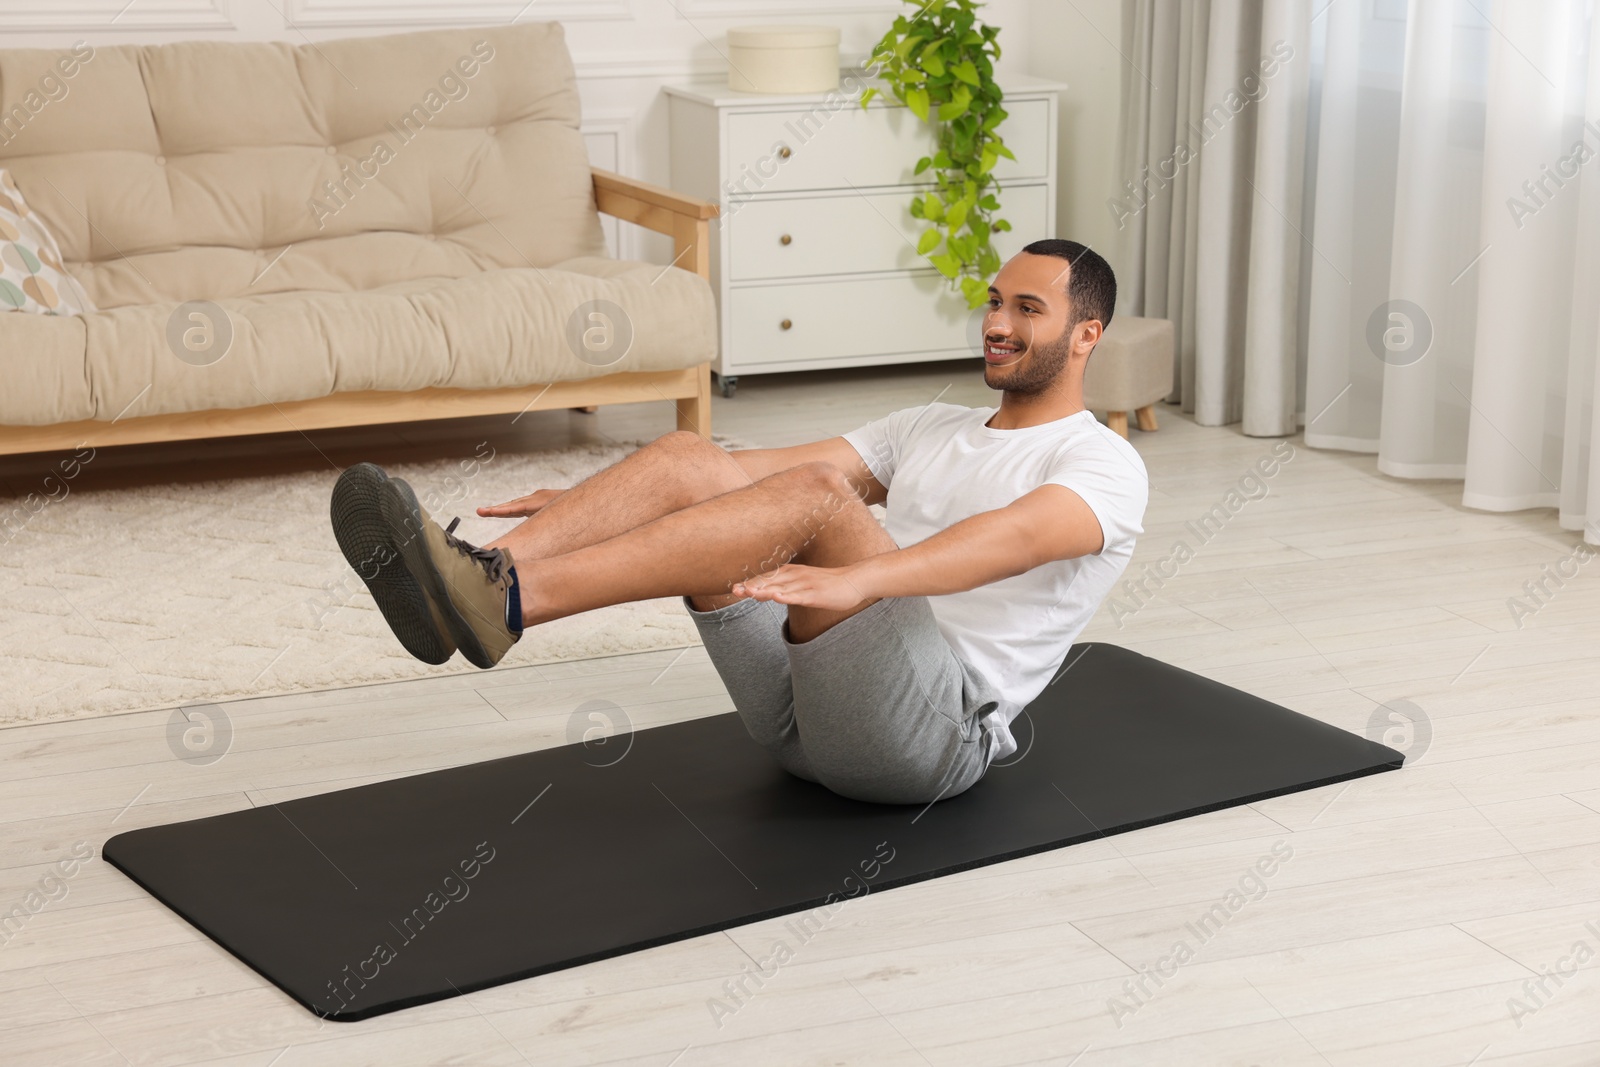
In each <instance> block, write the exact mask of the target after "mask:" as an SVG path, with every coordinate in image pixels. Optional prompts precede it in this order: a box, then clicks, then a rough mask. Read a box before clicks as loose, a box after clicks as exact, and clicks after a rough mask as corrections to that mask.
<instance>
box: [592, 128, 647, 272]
mask: <svg viewBox="0 0 1600 1067" xmlns="http://www.w3.org/2000/svg"><path fill="white" fill-rule="evenodd" d="M579 129H580V132H582V134H583V140H584V143H585V144H586V145H587V146H588V148H589V162H590V164H591V165H593V166H596V167H600V168H601V169H602V170H609V171H614V172H616V173H617V174H623V175H631V174H633V172H634V171H633V168H634V166H635V163H634V153H635V147H636V145H637V143H638V129H637V119H636V116H635V115H634V112H633V109H632V108H605V109H596V110H594V111H590V110H588V109H585V110H584V113H583V123H582V125H581V126H580V127H579ZM601 225H602V226H603V227H604V228H605V231H606V241H607V243H608V244H609V245H610V246H611V250H612V253H613V254H614V255H615V256H616V257H617V258H618V259H638V258H639V229H638V227H636V226H630V225H628V224H626V223H622V222H619V221H618V220H616V219H613V218H608V217H606V216H601Z"/></svg>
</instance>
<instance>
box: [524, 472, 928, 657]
mask: <svg viewBox="0 0 1600 1067" xmlns="http://www.w3.org/2000/svg"><path fill="white" fill-rule="evenodd" d="M554 506H555V505H554V504H552V505H551V507H552V508H553V507H554ZM895 548H896V545H895V543H894V540H893V539H892V538H890V537H889V535H888V533H886V532H885V531H884V529H883V527H881V526H880V525H878V521H877V519H875V518H874V517H873V515H872V512H871V511H869V510H868V508H867V506H866V505H865V504H863V503H862V502H861V500H860V499H859V498H858V497H856V495H855V493H854V492H853V490H852V488H851V485H850V482H849V480H848V479H847V478H846V476H845V474H844V472H842V471H840V470H839V469H838V468H836V467H834V466H832V465H831V464H828V463H806V464H802V465H801V466H798V467H794V468H792V469H790V470H787V471H783V472H781V473H778V474H774V475H771V476H770V477H767V478H763V479H761V480H760V481H758V482H755V483H754V484H752V485H746V486H745V487H743V488H737V489H733V490H731V491H725V492H723V493H721V494H718V495H715V496H711V497H709V498H707V499H704V500H702V501H701V502H699V503H696V504H691V505H689V506H687V507H683V508H680V509H678V510H674V511H672V512H670V513H668V514H665V515H661V516H660V517H658V518H656V519H654V520H652V521H649V522H647V523H645V524H643V525H641V526H637V527H635V528H633V529H629V530H627V531H625V532H622V533H619V534H617V535H616V536H613V537H611V538H609V539H607V540H604V541H601V542H598V543H596V544H591V545H588V546H585V547H582V548H578V549H575V550H573V551H569V552H566V553H563V554H560V555H555V556H549V557H545V558H540V557H538V556H534V557H531V558H529V559H528V561H527V562H523V561H522V560H521V559H518V560H517V564H516V567H517V575H518V581H519V585H520V587H521V597H522V618H523V623H524V625H528V626H532V625H536V624H538V623H541V622H549V621H551V620H552V619H559V618H563V617H565V616H567V615H575V614H577V613H578V612H582V611H591V610H593V609H595V608H600V607H605V606H607V605H610V604H622V603H627V602H629V601H635V600H651V599H655V598H657V597H667V596H680V595H681V596H689V597H692V598H693V602H694V604H695V606H696V607H701V608H710V607H715V606H718V605H720V604H722V603H726V602H727V601H728V600H729V599H734V598H732V597H730V595H729V590H730V589H731V588H732V587H733V585H734V583H736V582H740V581H744V580H746V579H748V578H752V577H755V576H756V575H758V574H761V573H763V572H765V571H770V570H772V569H773V568H775V567H778V566H780V565H782V564H784V563H789V562H798V563H805V564H808V565H811V566H816V567H843V566H846V565H848V564H850V563H854V562H857V561H859V560H862V559H866V558H867V557H869V556H876V555H879V554H881V553H884V552H891V551H893V550H894V549H895ZM515 552H516V549H515V548H513V549H512V553H513V555H515ZM875 602H876V601H865V602H863V603H861V604H858V605H856V606H855V607H853V608H851V609H849V610H847V611H827V610H823V609H818V608H807V607H798V606H790V608H789V632H790V637H791V639H792V640H794V641H797V642H803V641H809V640H811V639H812V638H813V637H816V636H817V635H818V634H820V633H822V632H824V631H825V630H827V629H829V628H830V627H832V626H834V625H836V624H837V623H839V622H841V621H842V620H844V619H847V618H849V617H850V616H852V615H854V614H856V613H857V612H859V611H861V610H863V609H864V608H866V607H868V606H869V605H870V604H872V603H875Z"/></svg>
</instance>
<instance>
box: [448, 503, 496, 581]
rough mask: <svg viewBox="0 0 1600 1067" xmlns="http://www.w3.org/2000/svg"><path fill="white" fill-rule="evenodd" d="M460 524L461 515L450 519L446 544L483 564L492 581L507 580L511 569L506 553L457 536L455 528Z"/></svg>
mask: <svg viewBox="0 0 1600 1067" xmlns="http://www.w3.org/2000/svg"><path fill="white" fill-rule="evenodd" d="M459 525H461V517H460V516H459V515H458V516H456V517H455V518H453V519H451V520H450V525H449V526H446V527H445V528H444V542H445V544H447V545H449V546H450V547H451V548H453V549H455V550H456V551H457V552H460V553H462V554H463V555H465V556H467V557H468V558H470V559H472V560H473V561H474V562H476V563H477V564H478V565H479V566H481V567H482V568H483V572H484V573H485V574H487V575H488V576H489V580H490V581H491V582H495V583H499V582H503V581H505V579H506V572H507V571H508V570H510V569H511V568H510V565H509V563H508V562H507V557H506V554H505V553H504V552H502V551H500V550H499V549H498V548H479V547H478V546H477V545H474V544H471V543H470V542H467V541H463V540H461V538H459V537H456V536H455V529H456V527H457V526H459Z"/></svg>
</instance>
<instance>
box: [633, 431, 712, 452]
mask: <svg viewBox="0 0 1600 1067" xmlns="http://www.w3.org/2000/svg"><path fill="white" fill-rule="evenodd" d="M650 447H651V448H655V449H659V450H662V451H670V452H676V453H685V454H690V455H693V454H703V455H710V454H712V453H713V452H722V451H723V449H722V447H721V446H720V445H717V444H715V443H713V442H711V441H709V440H707V439H706V438H704V437H701V436H700V435H699V434H697V433H695V432H694V431H693V430H673V431H672V432H671V433H664V434H662V435H661V436H660V437H658V438H656V439H655V440H654V441H652V442H650Z"/></svg>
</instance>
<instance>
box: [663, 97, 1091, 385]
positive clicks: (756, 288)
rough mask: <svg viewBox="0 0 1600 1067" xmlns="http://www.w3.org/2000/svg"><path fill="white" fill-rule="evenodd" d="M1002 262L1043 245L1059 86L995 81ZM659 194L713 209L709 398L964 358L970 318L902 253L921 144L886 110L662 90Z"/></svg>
mask: <svg viewBox="0 0 1600 1067" xmlns="http://www.w3.org/2000/svg"><path fill="white" fill-rule="evenodd" d="M1004 84H1005V90H1006V97H1005V104H1004V106H1005V109H1006V111H1007V112H1008V117H1007V119H1006V121H1005V124H1004V125H1003V126H1002V127H1001V129H1000V132H1001V135H1002V136H1003V137H1004V138H1005V141H1006V145H1007V146H1008V147H1009V148H1010V149H1011V150H1012V152H1013V153H1015V154H1016V157H1017V159H1016V161H1015V162H1012V161H1009V160H1004V161H1002V162H1001V165H1000V167H999V168H998V169H997V170H996V172H995V173H996V177H997V178H998V180H999V182H1000V190H999V192H998V193H997V195H998V197H999V199H1000V205H1001V210H1000V212H999V213H998V217H1000V218H1004V219H1007V220H1009V221H1010V223H1011V225H1012V227H1013V228H1012V230H1011V232H1009V233H1002V234H997V235H995V236H996V240H995V247H996V249H997V250H998V251H999V252H1000V255H1001V257H1002V258H1005V257H1008V256H1011V255H1014V254H1015V253H1016V252H1018V251H1020V250H1021V249H1022V247H1023V246H1024V245H1026V244H1028V243H1030V242H1032V241H1036V240H1039V239H1041V238H1045V237H1054V236H1056V233H1055V221H1056V219H1055V215H1056V210H1055V209H1056V113H1057V94H1058V93H1059V92H1060V90H1061V89H1062V88H1064V87H1063V86H1062V85H1060V84H1059V83H1055V82H1045V81H1040V80H1037V79H1027V78H1021V77H1017V78H1010V79H1007V80H1006V81H1005V83H1004ZM667 94H668V97H667V99H668V107H669V114H670V119H671V152H672V185H673V187H674V188H675V189H678V190H680V191H682V192H685V193H690V194H693V195H695V196H700V197H704V198H706V199H708V200H712V201H715V202H716V203H718V204H720V205H721V207H722V215H721V217H720V218H719V219H717V220H714V222H713V227H714V232H713V239H712V242H711V251H712V256H711V280H712V286H713V287H714V288H715V290H716V294H717V305H718V309H719V312H720V314H721V317H722V324H721V333H722V345H721V355H720V356H719V358H718V362H717V363H716V365H715V369H716V371H717V376H718V378H719V379H720V380H721V382H722V389H723V395H724V396H730V395H732V389H733V386H734V384H735V382H736V380H737V378H738V376H739V375H741V374H758V373H763V372H775V371H795V370H815V369H822V368H830V367H859V366H868V365H873V364H884V363H907V362H919V361H924V360H936V359H953V358H960V357H969V356H976V355H977V354H978V353H977V351H976V346H975V343H974V339H975V337H976V334H977V319H978V318H979V317H980V316H977V315H974V313H972V312H970V311H969V310H968V309H967V306H966V301H965V300H964V299H962V297H961V296H960V295H959V294H957V293H955V292H954V291H952V289H951V288H950V285H949V283H948V282H946V281H945V279H944V277H943V276H942V275H940V274H939V272H938V271H936V270H934V269H933V267H932V265H931V264H929V262H928V261H927V259H926V258H925V257H923V256H920V255H918V254H917V249H916V244H917V238H918V236H919V235H920V234H921V232H922V230H923V229H924V228H925V227H926V225H927V224H926V223H924V222H922V221H920V220H918V219H914V218H912V217H911V212H910V206H909V205H910V203H911V198H912V194H913V192H914V191H915V190H917V189H928V188H932V187H933V182H932V181H931V180H929V179H930V177H931V176H930V175H927V174H924V175H922V176H921V177H918V176H915V175H914V174H913V171H914V170H915V168H916V163H917V160H918V159H920V158H922V157H923V156H925V155H931V154H932V149H933V134H932V131H931V130H930V129H929V128H928V127H927V126H926V125H925V124H923V123H921V122H919V121H918V120H917V118H916V116H914V115H912V114H911V113H910V112H909V111H907V110H906V109H905V108H904V107H901V106H899V105H898V104H895V103H894V102H893V101H892V100H889V101H887V102H886V101H884V100H883V99H882V98H880V99H879V100H875V101H874V102H873V104H872V106H871V107H869V108H867V109H866V110H862V108H861V106H860V104H859V103H858V102H857V101H856V100H855V99H853V98H850V97H847V96H846V95H845V94H843V93H838V94H815V95H805V96H761V95H756V94H751V93H740V92H734V91H733V90H730V89H728V88H727V87H726V86H725V85H720V84H709V83H707V84H698V85H683V86H669V87H668V88H667Z"/></svg>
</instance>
